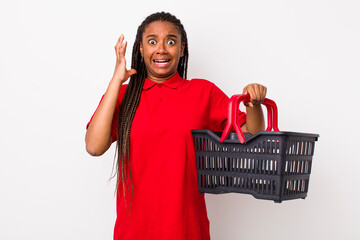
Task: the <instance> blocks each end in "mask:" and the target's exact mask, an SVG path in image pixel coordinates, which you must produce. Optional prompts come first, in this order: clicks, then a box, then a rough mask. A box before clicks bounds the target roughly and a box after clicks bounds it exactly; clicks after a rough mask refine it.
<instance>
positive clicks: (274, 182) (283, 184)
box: [191, 95, 319, 202]
mask: <svg viewBox="0 0 360 240" xmlns="http://www.w3.org/2000/svg"><path fill="white" fill-rule="evenodd" d="M241 101H250V97H249V95H234V96H232V97H231V99H230V102H229V116H228V122H227V125H226V127H225V129H224V131H223V132H213V131H209V130H192V131H191V134H192V136H193V140H194V146H195V152H196V165H197V174H198V186H199V191H200V192H201V193H213V194H219V193H247V194H251V195H253V196H254V197H255V198H257V199H267V200H273V201H275V202H281V201H283V200H290V199H298V198H303V199H305V197H306V196H307V192H308V188H309V178H310V173H311V163H312V157H313V154H314V146H315V141H317V140H318V137H319V135H318V134H309V133H298V132H282V131H279V129H278V120H277V119H278V112H277V106H276V104H275V102H274V101H272V100H270V99H267V98H266V99H265V100H264V101H263V104H264V105H265V106H266V108H267V115H268V118H267V119H268V127H267V129H266V131H261V132H258V133H256V134H255V135H251V134H247V133H245V135H244V134H243V133H242V131H241V129H240V126H239V125H238V115H239V104H240V102H241ZM231 127H233V128H234V130H235V132H230V129H231ZM272 129H273V130H274V131H271V130H272Z"/></svg>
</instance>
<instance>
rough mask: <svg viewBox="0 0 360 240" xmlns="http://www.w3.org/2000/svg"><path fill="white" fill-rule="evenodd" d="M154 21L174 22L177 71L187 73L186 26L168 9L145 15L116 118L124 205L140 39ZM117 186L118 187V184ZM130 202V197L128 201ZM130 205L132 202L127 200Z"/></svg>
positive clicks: (141, 75) (139, 85)
mask: <svg viewBox="0 0 360 240" xmlns="http://www.w3.org/2000/svg"><path fill="white" fill-rule="evenodd" d="M154 21H167V22H170V23H173V24H174V26H175V27H176V28H177V29H178V31H179V33H181V42H182V43H183V44H185V48H184V53H183V56H182V57H181V58H180V61H179V65H178V68H177V71H178V73H179V75H180V76H181V77H182V78H186V77H187V67H188V57H189V52H188V41H187V35H186V32H185V29H184V27H183V25H182V23H181V22H180V20H179V19H177V18H176V17H175V16H173V15H171V14H170V13H165V12H158V13H154V14H152V15H150V16H148V17H147V18H146V19H145V20H144V21H143V22H142V23H141V25H140V26H139V27H138V30H137V33H136V38H135V42H134V46H133V51H132V61H131V68H133V69H135V70H136V71H137V74H134V75H132V76H131V77H130V81H129V84H128V86H127V88H126V91H125V95H124V98H123V100H122V102H121V105H120V110H119V117H118V122H117V145H116V153H117V161H116V176H117V187H119V185H120V184H122V190H123V191H122V192H123V196H124V200H125V205H126V198H125V193H126V190H129V192H130V193H131V199H132V193H133V182H132V177H131V168H130V144H131V143H130V134H131V125H132V122H133V119H134V116H135V113H136V109H137V108H138V106H139V102H140V97H141V93H142V89H143V85H144V82H145V78H146V77H147V70H146V66H145V63H144V61H143V60H142V57H141V53H140V43H141V41H142V35H143V33H144V30H145V28H146V27H147V26H148V25H149V24H150V23H152V22H154ZM128 173H129V177H130V186H129V184H128V181H127V180H128V175H127V174H128ZM117 189H118V188H117ZM131 202H132V201H131ZM130 208H131V204H130Z"/></svg>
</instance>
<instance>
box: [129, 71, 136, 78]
mask: <svg viewBox="0 0 360 240" xmlns="http://www.w3.org/2000/svg"><path fill="white" fill-rule="evenodd" d="M136 73H137V71H136V70H135V69H130V70H129V71H128V74H129V77H130V76H131V75H134V74H136Z"/></svg>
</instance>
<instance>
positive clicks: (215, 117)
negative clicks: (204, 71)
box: [210, 84, 246, 131]
mask: <svg viewBox="0 0 360 240" xmlns="http://www.w3.org/2000/svg"><path fill="white" fill-rule="evenodd" d="M229 100H230V99H229V97H228V96H227V95H226V94H225V93H224V92H223V91H222V90H221V89H220V88H218V87H217V86H216V85H215V84H213V86H212V88H211V91H210V130H212V131H223V130H224V128H225V126H226V123H227V118H228V104H229ZM245 122H246V114H245V113H244V112H242V111H240V110H239V122H238V124H239V125H240V126H241V125H243V124H244V123H245Z"/></svg>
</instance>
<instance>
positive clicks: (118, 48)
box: [115, 34, 124, 57]
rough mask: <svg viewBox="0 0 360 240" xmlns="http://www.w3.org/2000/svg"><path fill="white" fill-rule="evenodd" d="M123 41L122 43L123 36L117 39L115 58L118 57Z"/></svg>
mask: <svg viewBox="0 0 360 240" xmlns="http://www.w3.org/2000/svg"><path fill="white" fill-rule="evenodd" d="M123 41H124V35H123V34H121V36H120V37H119V39H118V41H117V43H116V45H115V52H116V56H117V57H119V56H120V51H121V46H122V45H123Z"/></svg>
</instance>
